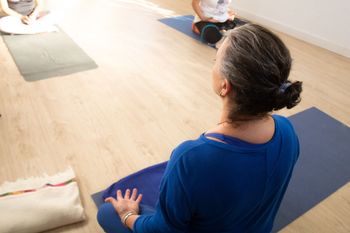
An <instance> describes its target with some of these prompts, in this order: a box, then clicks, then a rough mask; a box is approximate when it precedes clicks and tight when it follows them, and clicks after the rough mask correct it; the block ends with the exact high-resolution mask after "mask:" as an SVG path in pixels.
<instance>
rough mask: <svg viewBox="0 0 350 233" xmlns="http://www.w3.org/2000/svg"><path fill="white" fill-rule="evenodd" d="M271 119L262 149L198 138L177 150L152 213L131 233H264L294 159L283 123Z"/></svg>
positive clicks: (293, 139) (294, 147)
mask: <svg viewBox="0 0 350 233" xmlns="http://www.w3.org/2000/svg"><path fill="white" fill-rule="evenodd" d="M273 118H274V121H275V126H276V127H275V134H274V136H273V138H272V139H271V140H270V141H269V142H267V143H265V144H250V143H246V142H243V141H239V140H237V141H236V142H234V143H233V144H225V143H222V142H218V141H214V140H210V139H208V138H206V137H205V136H204V135H201V136H200V137H199V138H198V139H197V140H194V141H187V142H184V143H183V144H181V145H180V146H178V147H177V148H176V149H175V150H174V151H173V154H172V157H171V159H170V161H169V165H168V168H167V171H166V173H165V176H164V179H163V181H162V184H161V196H160V200H159V204H158V206H157V212H156V214H155V215H154V216H141V217H140V218H139V219H138V220H137V222H136V223H135V226H134V227H135V230H136V232H191V233H197V232H198V233H200V232H201V233H205V232H216V233H219V232H269V231H270V230H271V228H272V223H273V219H274V217H275V215H276V212H277V210H278V207H279V205H280V202H281V199H282V197H283V194H284V192H285V190H286V187H287V185H288V182H289V179H290V176H291V172H292V170H293V167H294V164H295V162H296V160H297V157H298V154H299V143H298V139H297V136H296V134H295V132H294V130H293V128H292V126H291V124H290V123H289V121H288V120H287V119H286V118H284V117H280V116H273ZM169 227H170V229H169ZM166 229H168V230H166Z"/></svg>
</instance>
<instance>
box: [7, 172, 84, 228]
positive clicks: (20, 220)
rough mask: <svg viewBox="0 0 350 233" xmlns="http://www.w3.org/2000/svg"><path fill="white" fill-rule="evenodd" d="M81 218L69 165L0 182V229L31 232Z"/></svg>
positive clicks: (82, 213) (77, 195)
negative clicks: (62, 169) (61, 169)
mask: <svg viewBox="0 0 350 233" xmlns="http://www.w3.org/2000/svg"><path fill="white" fill-rule="evenodd" d="M84 219H85V215H84V209H83V207H82V204H81V201H80V197H79V189H78V185H77V182H76V180H75V174H74V172H73V170H72V169H71V168H69V169H68V170H66V171H65V172H62V173H59V174H56V175H54V176H48V175H43V176H42V177H32V178H28V179H21V180H17V181H15V182H5V183H3V184H2V185H1V186H0V232H1V233H34V232H41V231H45V230H48V229H52V228H56V227H60V226H64V225H67V224H71V223H75V222H79V221H82V220H84Z"/></svg>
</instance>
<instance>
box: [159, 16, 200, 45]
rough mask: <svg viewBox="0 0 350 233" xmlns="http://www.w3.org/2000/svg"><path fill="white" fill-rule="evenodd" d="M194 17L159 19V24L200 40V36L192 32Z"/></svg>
mask: <svg viewBox="0 0 350 233" xmlns="http://www.w3.org/2000/svg"><path fill="white" fill-rule="evenodd" d="M193 19H194V17H193V15H184V16H177V17H172V18H164V19H159V22H161V23H164V24H165V25H167V26H169V27H171V28H174V29H175V30H177V31H179V32H182V33H183V34H185V35H187V36H189V37H192V38H193V39H195V40H200V36H199V35H197V34H196V33H194V32H193V31H192V22H193Z"/></svg>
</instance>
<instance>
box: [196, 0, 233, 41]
mask: <svg viewBox="0 0 350 233" xmlns="http://www.w3.org/2000/svg"><path fill="white" fill-rule="evenodd" d="M230 3H231V0H192V8H193V10H194V11H195V13H196V14H195V18H194V21H193V24H192V30H193V31H194V32H195V33H196V34H199V35H200V36H201V40H202V41H204V42H206V43H209V44H211V45H215V44H216V43H218V42H219V41H220V40H221V39H222V38H223V34H224V33H225V32H226V31H228V30H231V29H233V28H234V27H236V25H237V24H236V22H235V13H234V11H233V10H232V9H230V8H229V4H230ZM221 42H222V40H221ZM219 44H221V43H219ZM218 46H219V45H218ZM218 46H217V47H218Z"/></svg>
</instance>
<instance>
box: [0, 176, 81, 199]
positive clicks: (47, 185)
mask: <svg viewBox="0 0 350 233" xmlns="http://www.w3.org/2000/svg"><path fill="white" fill-rule="evenodd" d="M74 181H75V179H74V178H73V179H70V180H68V181H65V182H62V183H59V184H50V183H47V184H45V185H43V186H42V187H40V188H37V189H26V190H19V191H13V192H7V193H3V194H0V198H1V197H6V196H10V195H18V194H23V193H30V192H35V191H38V190H40V189H44V188H47V187H61V186H65V185H67V184H69V183H72V182H74Z"/></svg>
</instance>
